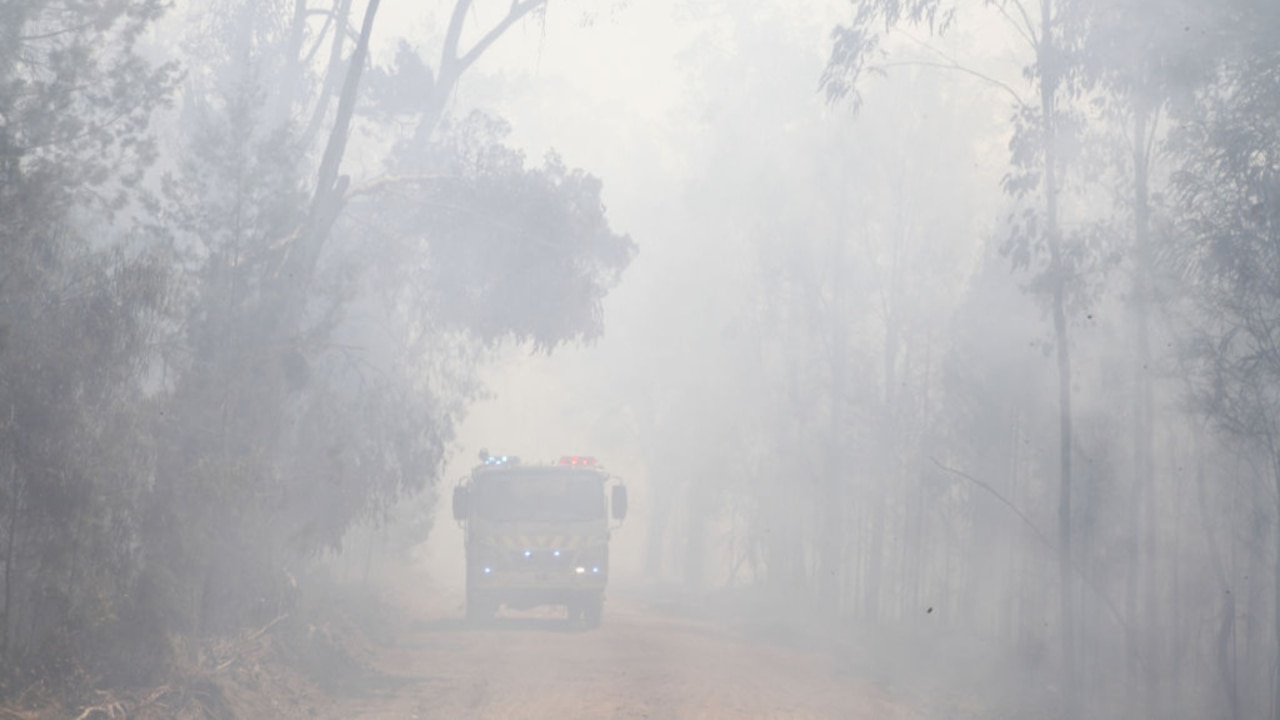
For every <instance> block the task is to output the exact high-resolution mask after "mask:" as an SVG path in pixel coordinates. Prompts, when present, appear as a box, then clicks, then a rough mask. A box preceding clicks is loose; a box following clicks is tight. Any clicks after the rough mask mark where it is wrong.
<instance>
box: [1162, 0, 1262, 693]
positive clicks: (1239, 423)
mask: <svg viewBox="0 0 1280 720" xmlns="http://www.w3.org/2000/svg"><path fill="white" fill-rule="evenodd" d="M1220 17H1221V18H1222V19H1223V20H1224V21H1225V22H1223V23H1222V24H1221V25H1218V26H1217V27H1216V28H1215V29H1216V30H1217V32H1218V33H1219V37H1220V38H1221V39H1222V40H1224V41H1225V42H1223V47H1222V52H1220V53H1219V54H1218V56H1217V57H1218V59H1217V61H1216V62H1215V63H1213V64H1212V66H1211V69H1212V76H1211V78H1210V80H1211V81H1210V82H1208V83H1205V84H1204V85H1202V86H1200V87H1199V88H1198V89H1197V92H1196V93H1195V94H1194V99H1193V101H1192V102H1190V103H1187V104H1185V105H1182V106H1180V107H1179V108H1178V117H1179V120H1180V123H1179V126H1178V128H1177V130H1176V132H1175V133H1174V135H1173V137H1172V138H1171V142H1170V149H1171V152H1172V153H1173V156H1174V161H1175V162H1176V171H1175V173H1174V176H1173V184H1174V188H1175V189H1176V191H1177V199H1178V201H1179V202H1178V212H1177V215H1176V220H1177V222H1178V225H1179V227H1180V229H1181V230H1182V233H1183V236H1182V239H1183V242H1182V244H1181V245H1180V246H1179V247H1178V248H1176V250H1172V251H1170V252H1168V253H1166V254H1165V256H1164V257H1165V258H1166V259H1168V260H1169V261H1170V262H1171V263H1173V264H1174V267H1176V268H1178V269H1180V270H1181V271H1182V272H1183V273H1184V277H1186V278H1187V279H1188V280H1189V281H1190V282H1191V286H1190V287H1191V292H1192V293H1193V297H1194V300H1195V306H1196V308H1197V310H1198V313H1197V317H1196V322H1195V323H1194V326H1193V327H1194V330H1195V333H1194V334H1193V336H1192V343H1191V344H1190V346H1189V353H1188V363H1189V366H1190V367H1191V369H1192V373H1193V375H1192V377H1193V381H1194V387H1195V391H1194V393H1193V397H1194V399H1195V400H1196V408H1197V409H1198V410H1199V411H1201V412H1203V413H1204V414H1205V416H1206V417H1207V418H1209V419H1210V420H1211V421H1212V422H1213V424H1214V425H1215V426H1216V427H1217V428H1218V429H1220V430H1221V431H1223V432H1224V433H1226V434H1227V435H1228V436H1229V437H1234V438H1237V439H1239V440H1242V441H1244V442H1246V443H1248V445H1249V446H1250V447H1251V448H1252V450H1253V451H1254V452H1256V453H1258V454H1259V455H1260V457H1261V458H1263V459H1264V461H1265V462H1264V464H1263V465H1262V468H1261V472H1260V473H1259V477H1261V478H1265V479H1266V480H1267V481H1269V482H1270V483H1271V485H1272V490H1271V491H1270V492H1269V493H1268V495H1269V496H1270V498H1271V500H1272V502H1276V499H1277V498H1280V444H1278V443H1277V438H1280V346H1277V341H1278V340H1280V253H1278V252H1277V248H1280V120H1278V118H1280V72H1278V71H1277V68H1280V46H1277V44H1276V43H1275V38H1276V36H1277V33H1280V7H1277V6H1276V5H1275V4H1274V3H1270V2H1260V1H1254V0H1238V1H1237V2H1232V3H1228V4H1226V5H1225V6H1224V7H1223V8H1222V9H1221V15H1220ZM1270 510H1271V513H1272V515H1271V517H1270V518H1269V520H1268V522H1269V523H1271V524H1272V528H1273V529H1272V530H1271V531H1270V532H1271V538H1272V541H1273V542H1272V547H1271V548H1270V551H1271V561H1272V562H1273V563H1274V567H1272V568H1271V569H1270V570H1271V575H1272V577H1271V581H1272V583H1273V584H1274V587H1273V590H1272V593H1271V597H1270V598H1269V599H1270V602H1271V604H1272V612H1273V616H1272V617H1271V630H1272V633H1273V637H1272V639H1273V643H1274V645H1273V647H1272V654H1271V658H1270V668H1271V670H1270V671H1269V672H1268V673H1267V675H1268V681H1269V683H1270V697H1269V699H1268V700H1269V701H1262V702H1258V701H1254V703H1253V705H1252V708H1253V711H1254V712H1256V713H1257V714H1258V715H1261V714H1262V713H1264V712H1265V713H1268V715H1269V716H1270V717H1276V718H1280V681H1278V680H1277V677H1276V674H1275V670H1274V668H1275V667H1276V665H1275V662H1276V658H1277V657H1280V533H1276V532H1275V530H1274V523H1275V522H1277V520H1278V519H1280V502H1276V505H1275V506H1274V507H1272V508H1271V509H1270ZM1244 712H1245V713H1246V714H1247V713H1248V712H1249V710H1248V709H1246V710H1244Z"/></svg>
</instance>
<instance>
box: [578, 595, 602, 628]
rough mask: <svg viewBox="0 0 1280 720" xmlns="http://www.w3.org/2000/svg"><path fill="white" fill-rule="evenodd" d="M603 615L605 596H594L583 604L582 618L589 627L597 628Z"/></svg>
mask: <svg viewBox="0 0 1280 720" xmlns="http://www.w3.org/2000/svg"><path fill="white" fill-rule="evenodd" d="M603 617H604V598H602V597H594V598H591V599H590V600H587V601H586V602H585V603H584V604H583V605H582V619H583V621H584V623H585V624H586V626H587V627H588V628H590V629H595V628H598V627H600V620H601V619H602V618H603Z"/></svg>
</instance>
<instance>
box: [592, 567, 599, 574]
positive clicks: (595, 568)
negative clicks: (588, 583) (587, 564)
mask: <svg viewBox="0 0 1280 720" xmlns="http://www.w3.org/2000/svg"><path fill="white" fill-rule="evenodd" d="M591 572H593V573H598V572H600V568H598V567H593V568H591Z"/></svg>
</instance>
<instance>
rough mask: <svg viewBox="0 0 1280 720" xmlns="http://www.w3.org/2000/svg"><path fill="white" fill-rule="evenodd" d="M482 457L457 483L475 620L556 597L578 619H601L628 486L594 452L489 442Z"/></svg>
mask: <svg viewBox="0 0 1280 720" xmlns="http://www.w3.org/2000/svg"><path fill="white" fill-rule="evenodd" d="M480 458H481V464H480V465H478V466H477V467H475V468H474V469H473V470H472V471H471V473H470V474H469V475H467V476H466V477H465V478H463V479H462V481H460V482H459V483H458V486H457V487H455V488H454V491H453V517H454V519H455V520H457V521H458V522H459V524H461V525H462V527H463V531H464V533H465V545H466V554H467V578H466V580H467V600H466V613H467V619H468V620H470V621H481V620H485V619H488V618H490V617H492V616H493V615H494V613H496V612H497V610H498V609H499V608H500V607H503V606H505V607H508V608H511V609H514V610H526V609H529V608H534V607H538V606H544V605H552V606H563V607H565V608H566V611H567V615H568V618H569V620H570V621H571V622H574V623H582V624H584V625H585V626H586V627H589V628H594V627H597V626H599V624H600V621H601V618H602V616H603V612H604V591H605V587H606V585H607V584H608V580H609V538H610V536H611V533H612V531H613V529H614V525H613V522H615V521H616V522H621V521H622V520H623V519H624V518H625V517H626V514H627V488H626V486H625V485H623V484H621V482H620V481H619V480H618V479H617V478H614V477H612V476H611V475H609V473H608V472H606V471H605V469H604V468H603V467H602V466H601V465H600V464H599V463H597V462H596V461H595V459H594V458H590V457H582V456H576V455H570V456H564V457H561V458H560V459H559V460H557V461H556V462H553V463H546V464H529V465H526V464H523V463H521V462H520V460H519V458H515V457H512V456H505V455H504V456H496V455H489V454H488V453H487V452H485V451H481V454H480Z"/></svg>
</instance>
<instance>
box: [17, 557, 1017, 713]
mask: <svg viewBox="0 0 1280 720" xmlns="http://www.w3.org/2000/svg"><path fill="white" fill-rule="evenodd" d="M316 589H319V588H316ZM371 590H372V588H364V587H352V586H344V585H333V586H329V587H328V589H327V591H325V592H322V593H317V594H316V595H315V597H316V598H318V600H313V601H311V603H309V604H310V605H311V606H310V607H309V608H307V609H306V611H305V612H299V613H298V616H297V617H296V618H294V619H288V620H285V621H283V622H280V623H279V624H278V625H275V626H273V627H271V628H264V629H262V630H260V631H257V632H253V633H247V634H246V635H243V636H241V637H240V638H239V639H238V640H236V641H234V642H229V643H228V644H226V645H224V646H223V647H222V648H221V649H220V650H219V651H218V652H216V653H212V654H211V655H210V658H211V659H210V660H208V661H206V662H204V663H202V666H203V669H200V670H197V671H195V672H191V673H185V674H184V675H185V680H183V681H181V682H178V683H173V684H171V685H170V686H165V687H161V688H153V689H151V690H149V691H147V692H145V693H142V692H139V693H131V694H127V695H122V696H112V695H102V696H101V697H100V698H99V699H98V701H97V703H96V704H97V710H94V709H92V706H90V705H86V704H85V703H83V702H82V703H77V704H75V705H73V706H72V707H73V708H74V710H73V711H70V712H68V711H66V710H64V711H63V712H52V713H50V712H31V713H18V712H5V711H6V710H7V709H8V708H4V707H0V720H4V719H6V718H22V719H23V720H26V719H28V718H30V719H38V720H45V719H46V718H52V717H79V718H83V720H97V719H99V718H104V719H105V718H129V719H130V720H151V719H152V718H161V717H164V718H190V719H192V720H195V719H196V718H200V719H202V720H208V719H216V720H228V719H231V718H235V719H237V720H239V719H245V720H251V719H257V718H282V719H283V718H308V719H311V718H316V719H319V720H345V719H346V718H369V719H371V720H381V719H387V720H390V719H392V718H395V719H397V720H400V719H403V720H428V719H430V718H439V719H442V720H470V719H477V720H526V719H527V720H538V719H541V718H554V719H555V720H578V719H581V720H614V719H622V718H628V719H629V718H654V719H656V720H684V719H689V720H693V719H702V718H706V719H712V718H714V719H721V718H724V719H727V720H734V719H740V718H777V719H783V718H787V719H797V720H798V719H800V718H814V719H817V718H839V719H842V720H859V719H864V718H865V719H866V720H944V719H945V720H978V719H982V720H987V719H990V718H998V717H1008V716H1009V715H1008V714H1007V711H1006V712H997V711H996V710H995V709H994V707H993V706H992V703H991V702H990V699H991V694H990V693H989V692H987V689H985V688H984V687H983V686H982V683H981V682H980V674H983V673H988V674H989V673H990V670H991V668H990V667H985V666H984V663H983V662H982V661H981V660H980V659H979V658H976V657H962V658H956V657H954V656H948V653H949V651H948V650H947V648H946V644H945V643H942V642H938V643H936V644H931V643H930V642H928V641H926V642H925V643H924V645H923V646H922V645H921V644H920V640H919V638H918V637H917V638H915V639H905V638H902V637H901V635H900V634H899V636H898V637H897V638H896V639H895V638H885V637H879V638H873V637H872V636H870V635H863V636H857V635H856V634H855V637H857V638H858V639H857V641H849V640H841V639H840V638H848V637H849V634H848V633H847V632H844V631H842V632H834V631H830V630H827V629H824V628H821V627H811V626H808V625H807V624H806V614H805V613H804V612H802V611H798V610H794V609H793V610H791V611H790V612H789V613H787V614H785V615H783V614H779V613H766V612H761V609H760V608H759V607H744V606H743V605H742V603H741V602H738V601H740V599H741V596H731V598H732V599H734V600H732V601H731V600H727V599H726V597H725V596H724V595H716V594H708V593H690V592H687V591H680V590H678V589H672V588H666V589H660V588H655V587H652V586H636V587H626V586H622V587H617V588H614V589H613V590H612V591H611V593H610V596H609V600H608V602H607V603H606V607H605V618H604V622H603V624H602V626H601V627H600V628H598V629H595V630H585V629H583V628H581V627H576V626H573V625H571V624H570V623H569V622H568V621H567V620H566V619H565V617H564V612H563V610H561V611H560V612H554V611H551V610H546V611H531V612H523V613H512V612H507V611H503V612H502V613H500V614H499V616H498V617H497V618H495V619H494V620H493V621H492V622H490V623H487V624H484V625H482V626H472V625H469V624H467V623H465V622H464V621H463V619H462V609H463V608H462V593H461V592H460V590H459V589H456V588H450V587H448V586H441V585H438V584H436V583H434V582H433V581H432V580H431V579H430V578H429V577H427V576H426V575H424V574H417V573H412V572H411V573H406V574H404V575H401V576H400V577H398V578H397V580H396V581H395V582H394V586H393V587H384V588H382V589H380V590H378V591H377V592H376V593H375V592H371ZM316 603H318V604H316ZM303 617H305V618H307V619H306V620H305V621H304V620H302V618H303ZM765 618H772V619H768V620H766V619H765ZM908 645H911V646H914V647H908ZM966 673H967V674H966ZM979 698H985V700H984V701H980V700H979ZM1019 716H1025V713H1024V714H1020V715H1019Z"/></svg>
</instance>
